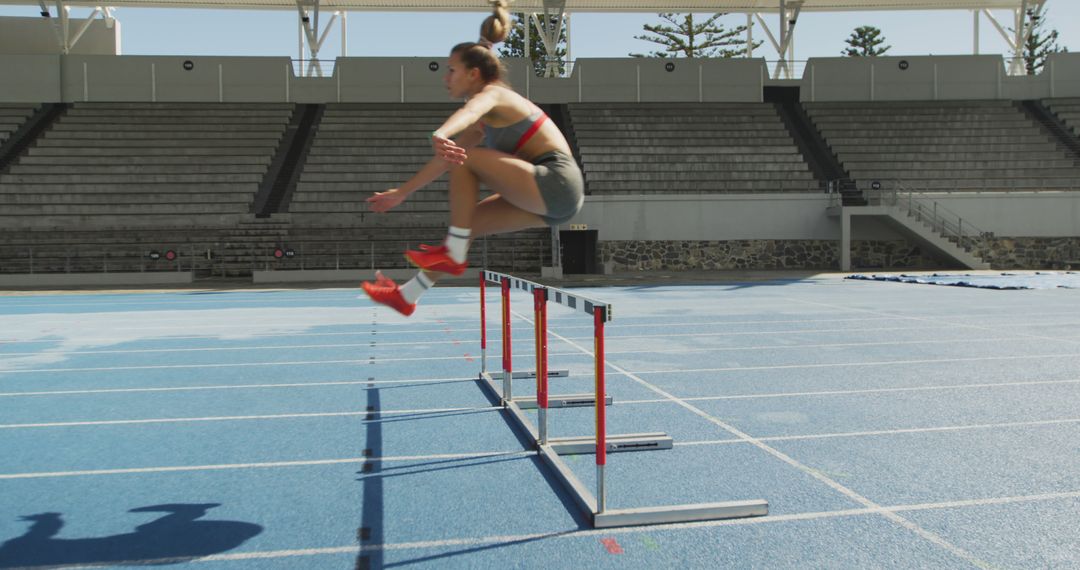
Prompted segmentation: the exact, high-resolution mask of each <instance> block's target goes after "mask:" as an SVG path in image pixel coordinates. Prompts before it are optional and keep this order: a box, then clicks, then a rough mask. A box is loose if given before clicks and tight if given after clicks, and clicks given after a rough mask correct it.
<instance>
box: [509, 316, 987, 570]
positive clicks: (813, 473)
mask: <svg viewBox="0 0 1080 570" xmlns="http://www.w3.org/2000/svg"><path fill="white" fill-rule="evenodd" d="M518 318H521V319H522V320H525V321H526V322H531V321H529V319H527V318H525V317H524V316H523V315H521V314H518ZM552 335H553V336H555V337H557V338H562V339H563V340H564V341H565V342H570V341H569V340H567V339H565V338H564V337H560V336H559V335H558V334H556V333H552ZM571 344H573V343H572V342H571ZM578 349H579V350H581V351H582V352H584V353H586V354H592V353H591V352H590V351H589V350H587V349H585V348H582V347H581V346H578ZM605 365H606V366H608V367H611V368H612V369H613V370H616V371H619V372H621V373H623V374H624V375H626V376H627V377H629V378H630V379H631V380H634V381H635V382H637V383H638V384H640V385H642V386H643V387H645V388H648V389H649V390H652V391H653V392H656V393H657V394H659V395H661V396H663V397H665V398H667V399H669V400H671V401H672V402H674V403H676V404H678V405H680V406H682V407H683V408H685V409H686V410H687V411H689V412H692V413H694V414H695V415H697V416H699V417H701V418H703V419H705V420H707V421H709V422H710V423H713V424H715V425H717V426H719V427H720V428H721V429H723V430H725V431H727V432H728V433H731V434H732V435H734V436H735V437H737V438H739V439H741V440H743V441H745V442H746V443H749V444H751V445H753V446H754V447H757V448H758V449H760V450H761V451H764V452H765V453H767V454H769V455H771V456H773V457H775V458H776V459H779V460H780V461H783V462H784V463H787V464H788V465H790V466H792V467H794V468H796V469H798V470H799V471H802V472H803V473H805V474H807V475H809V476H810V477H813V478H814V479H817V480H818V481H819V482H821V483H823V484H825V485H826V486H827V487H829V488H831V489H833V490H834V491H836V492H837V493H840V494H841V495H844V496H845V497H847V498H849V499H851V500H853V501H855V502H857V503H859V504H861V505H863V506H864V507H866V508H868V509H876V510H878V511H880V512H881V514H882V516H884V517H885V518H887V519H889V520H890V521H892V522H894V523H896V524H898V525H900V526H901V527H903V528H906V529H908V530H910V531H911V532H913V533H915V534H916V535H918V536H921V537H922V538H924V539H926V540H927V541H929V542H931V543H933V544H936V545H938V546H940V547H941V548H943V549H945V550H947V551H949V552H951V553H952V554H953V555H954V556H957V557H959V558H961V559H963V560H966V561H968V562H969V563H971V564H974V565H975V566H978V567H980V568H985V569H989V568H991V566H990V564H988V563H987V562H985V561H983V560H981V559H979V558H977V557H976V556H975V555H973V554H971V553H970V552H968V551H966V550H964V549H963V548H960V547H959V546H956V545H955V544H952V543H950V542H948V541H947V540H945V539H944V538H942V537H941V536H939V535H937V534H935V533H933V532H931V531H928V530H926V529H924V528H922V527H920V526H919V525H918V524H916V523H914V522H912V521H910V520H908V519H905V518H904V517H901V516H900V515H898V514H896V513H894V512H890V511H885V510H883V509H882V507H881V505H878V504H877V503H875V502H873V501H871V500H870V499H868V498H866V497H864V496H862V495H860V494H859V493H857V492H855V491H854V490H852V489H849V488H847V487H845V486H844V485H842V484H840V483H838V482H837V481H835V480H833V479H832V478H830V477H828V476H826V475H825V474H823V473H821V472H820V471H818V470H816V469H811V468H810V467H807V466H806V465H803V464H802V463H801V462H799V461H798V460H796V459H795V458H793V457H791V456H789V455H787V454H785V453H784V452H782V451H780V450H779V449H776V448H774V447H771V446H769V445H767V444H765V443H764V442H763V441H761V440H760V439H757V438H754V437H753V436H751V435H750V434H747V433H745V432H743V431H741V430H739V429H738V428H736V427H735V426H733V425H731V424H728V423H727V422H724V421H722V420H720V419H719V418H716V417H714V416H712V415H710V414H708V413H706V412H705V411H703V410H701V409H700V408H697V407H695V406H693V405H691V404H689V403H688V402H686V401H684V400H681V399H679V398H678V397H676V396H674V395H672V394H670V393H668V392H665V391H664V390H663V389H661V388H658V387H656V386H654V385H652V384H650V383H648V382H646V381H645V380H644V379H642V378H640V377H638V376H635V375H634V374H633V373H631V372H630V371H628V370H626V369H624V368H621V367H620V366H618V365H616V364H614V363H611V362H605Z"/></svg>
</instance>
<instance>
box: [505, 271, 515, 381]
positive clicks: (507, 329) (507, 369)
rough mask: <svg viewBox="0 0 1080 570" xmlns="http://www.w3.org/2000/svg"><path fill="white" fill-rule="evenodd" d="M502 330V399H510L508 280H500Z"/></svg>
mask: <svg viewBox="0 0 1080 570" xmlns="http://www.w3.org/2000/svg"><path fill="white" fill-rule="evenodd" d="M502 331H503V335H502V337H503V346H502V351H503V400H504V401H506V402H509V401H510V400H511V399H512V393H513V388H512V383H513V374H514V372H513V371H514V363H513V349H512V348H511V346H510V280H509V279H507V278H505V277H504V278H503V280H502Z"/></svg>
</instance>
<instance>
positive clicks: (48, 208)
mask: <svg viewBox="0 0 1080 570" xmlns="http://www.w3.org/2000/svg"><path fill="white" fill-rule="evenodd" d="M225 206H226V204H189V203H182V202H180V203H171V204H168V203H161V204H32V205H31V204H27V205H19V206H13V205H9V206H7V207H6V208H4V212H3V214H0V216H9V215H23V216H52V215H67V216H123V215H128V216H131V215H140V216H141V215H164V216H172V217H178V216H194V215H202V214H222V213H226V212H230V211H231V212H233V213H240V212H246V211H247V207H246V205H245V204H244V203H241V202H236V203H233V204H232V206H231V207H229V208H226V207H225Z"/></svg>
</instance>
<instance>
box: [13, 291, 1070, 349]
mask: <svg viewBox="0 0 1080 570" xmlns="http://www.w3.org/2000/svg"><path fill="white" fill-rule="evenodd" d="M792 300H795V301H799V299H792ZM802 302H805V303H816V302H814V301H802ZM818 304H819V303H818ZM848 309H849V310H853V309H850V308H848ZM1038 314H1039V313H1025V314H1023V315H1016V316H1012V315H1005V316H1002V317H1001V318H1003V319H1007V318H1015V317H1032V316H1036V315H1038ZM1044 314H1045V315H1047V316H1060V315H1061V313H1060V312H1058V313H1044ZM881 316H888V317H890V318H896V319H902V320H923V321H927V322H929V323H933V324H935V325H938V326H935V327H929V328H942V329H946V328H953V327H955V326H972V327H978V326H985V325H957V324H955V323H949V322H942V321H938V320H934V319H931V318H927V317H912V316H904V315H891V314H885V313H883V314H882V315H881ZM959 316H979V315H959ZM575 320H576V319H575ZM865 321H866V319H783V320H765V321H723V320H720V321H702V322H689V323H687V322H685V321H680V322H672V323H665V322H649V323H625V322H620V323H618V324H617V325H612V328H613V329H615V330H623V329H630V328H656V327H672V326H690V325H693V326H712V325H720V326H731V325H771V324H792V323H814V324H818V323H843V322H865ZM34 322H35V324H36V325H40V324H46V323H44V322H43V321H34ZM185 322H186V321H185ZM549 322H550V319H549ZM459 323H460V324H466V325H469V326H468V327H466V328H454V332H457V333H479V331H480V329H479V328H478V327H475V323H474V322H473V321H471V320H470V321H459V320H454V321H445V322H443V323H438V324H433V325H432V326H431V328H413V329H405V330H393V329H392V328H390V329H389V330H383V329H384V328H387V327H392V325H390V324H383V325H380V332H379V335H399V334H415V333H439V332H443V331H445V329H446V325H455V324H459ZM52 324H53V325H55V326H62V325H67V324H70V323H69V322H68V321H56V322H55V323H52ZM264 324H266V325H267V326H289V327H317V326H347V325H338V324H334V323H323V322H315V323H298V322H297V321H295V320H293V321H288V322H281V323H275V322H266V323H264ZM1045 324H1050V325H1053V326H1074V325H1080V321H1067V322H1055V323H1044V322H1021V323H1005V324H1003V325H1002V326H1008V327H1026V326H1040V325H1045ZM200 326H202V327H203V328H215V329H232V328H240V329H246V328H250V327H251V325H250V324H243V325H241V324H202V325H200ZM175 328H176V327H175V326H164V325H162V326H152V327H114V328H111V329H110V330H112V331H148V330H149V331H152V330H165V331H171V330H175ZM552 328H556V327H552ZM557 328H558V329H559V330H568V329H574V330H577V329H581V330H591V328H592V327H591V326H588V325H559V326H558V327H557ZM927 328H928V327H926V326H922V327H912V328H911V329H910V330H926V329H927ZM874 330H883V331H889V330H895V329H891V328H881V329H835V330H833V329H830V331H826V332H838V331H853V332H865V331H874ZM900 330H906V329H900ZM989 330H994V329H992V328H989ZM750 332H752V331H748V334H749V333H750ZM779 332H802V331H779ZM807 332H816V331H807ZM370 334H371V329H370V328H366V329H362V330H355V331H336V332H322V333H300V332H298V333H280V334H273V333H271V334H251V335H244V337H243V338H244V339H248V338H279V337H303V336H352V335H356V336H359V335H370ZM729 334H741V333H738V332H736V333H729ZM660 336H666V335H660ZM217 338H219V337H216V336H207V335H194V336H169V337H162V338H161V339H159V340H166V341H167V340H190V339H217ZM613 338H634V337H630V336H625V337H613ZM641 338H650V337H648V336H644V337H641ZM65 339H69V340H92V341H100V342H104V341H110V340H116V341H128V340H131V339H130V338H127V337H115V336H85V337H82V336H75V337H65ZM56 340H58V339H51V340H50V339H43V340H19V339H11V340H6V341H5V342H7V343H9V344H14V343H44V342H56ZM580 340H588V337H581V338H580Z"/></svg>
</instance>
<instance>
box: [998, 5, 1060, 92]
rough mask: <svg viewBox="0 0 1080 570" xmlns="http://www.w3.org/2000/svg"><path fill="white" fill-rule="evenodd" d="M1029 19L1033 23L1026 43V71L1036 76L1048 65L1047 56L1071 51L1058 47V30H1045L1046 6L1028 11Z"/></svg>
mask: <svg viewBox="0 0 1080 570" xmlns="http://www.w3.org/2000/svg"><path fill="white" fill-rule="evenodd" d="M1027 17H1028V19H1029V20H1030V21H1031V35H1030V36H1028V38H1027V40H1026V41H1024V69H1025V70H1026V71H1027V74H1028V75H1035V74H1036V73H1038V72H1039V71H1040V70H1042V68H1043V66H1044V65H1046V58H1047V56H1049V55H1050V54H1052V53H1062V52H1067V51H1069V50H1067V49H1065V48H1064V47H1062V46H1059V45H1058V31H1057V30H1050V31H1047V30H1046V29H1045V28H1044V26H1045V24H1046V4H1040V5H1039V7H1038V8H1035V9H1032V10H1028V11H1027ZM1010 31H1015V30H1010Z"/></svg>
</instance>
